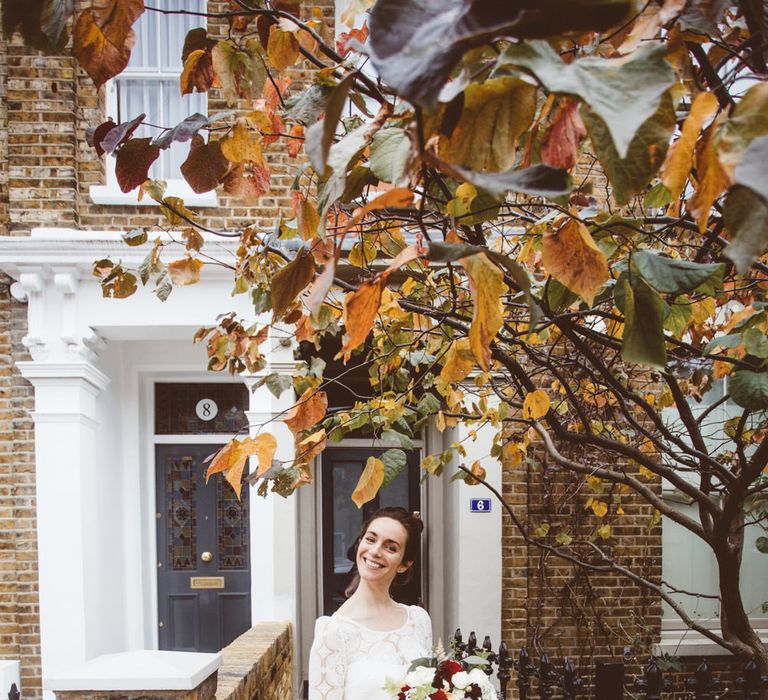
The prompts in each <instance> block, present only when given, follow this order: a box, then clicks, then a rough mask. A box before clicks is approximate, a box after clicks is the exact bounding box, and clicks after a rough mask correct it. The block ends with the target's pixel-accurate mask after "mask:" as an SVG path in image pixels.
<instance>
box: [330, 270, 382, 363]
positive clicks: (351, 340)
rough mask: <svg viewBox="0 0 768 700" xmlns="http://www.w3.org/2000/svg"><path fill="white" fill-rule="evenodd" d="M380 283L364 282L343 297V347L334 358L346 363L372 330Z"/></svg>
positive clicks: (378, 303)
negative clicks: (340, 358) (344, 331)
mask: <svg viewBox="0 0 768 700" xmlns="http://www.w3.org/2000/svg"><path fill="white" fill-rule="evenodd" d="M381 289H382V285H381V282H378V281H375V282H371V281H366V282H363V283H362V284H361V285H360V287H359V288H358V289H356V290H355V291H354V292H350V293H349V294H347V296H345V297H344V316H343V318H344V328H345V330H346V333H345V334H344V347H342V349H341V351H340V352H339V354H338V355H337V356H336V357H337V358H338V357H343V358H344V362H345V363H346V362H347V360H349V356H350V355H351V354H352V351H353V350H354V349H355V348H357V347H359V346H360V345H362V344H363V343H364V342H365V339H366V338H367V337H368V334H369V333H370V332H371V329H372V328H373V322H374V321H375V320H376V314H377V313H378V311H379V305H380V304H381Z"/></svg>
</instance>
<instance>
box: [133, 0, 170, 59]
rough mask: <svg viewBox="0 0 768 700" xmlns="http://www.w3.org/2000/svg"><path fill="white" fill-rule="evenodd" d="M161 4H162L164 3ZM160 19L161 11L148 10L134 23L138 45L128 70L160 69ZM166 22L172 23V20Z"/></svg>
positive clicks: (135, 47)
mask: <svg viewBox="0 0 768 700" xmlns="http://www.w3.org/2000/svg"><path fill="white" fill-rule="evenodd" d="M159 4H160V5H162V3H159ZM160 20H161V17H160V16H159V13H157V12H150V11H149V10H146V11H144V13H143V14H142V15H141V17H139V19H138V20H137V21H136V22H135V24H134V25H133V31H135V32H136V45H135V46H134V47H133V50H132V51H131V60H130V61H128V67H127V68H126V72H130V71H131V70H142V71H147V70H152V71H156V70H158V69H159V67H160V63H159V57H158V55H157V35H158V23H159V21H160ZM164 24H172V22H171V23H164Z"/></svg>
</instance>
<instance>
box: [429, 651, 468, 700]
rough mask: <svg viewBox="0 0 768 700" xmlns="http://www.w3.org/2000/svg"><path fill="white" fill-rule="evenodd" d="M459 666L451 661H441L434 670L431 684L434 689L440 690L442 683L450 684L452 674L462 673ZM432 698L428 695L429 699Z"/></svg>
mask: <svg viewBox="0 0 768 700" xmlns="http://www.w3.org/2000/svg"><path fill="white" fill-rule="evenodd" d="M463 670H464V669H463V668H462V666H461V664H460V663H459V662H458V661H454V660H453V659H446V660H445V661H442V662H441V663H440V664H439V665H438V667H437V669H436V670H435V682H434V683H433V684H432V685H433V686H434V687H435V688H440V687H442V685H443V681H448V683H450V682H451V678H453V674H454V673H458V672H459V671H463ZM431 697H432V696H431V695H430V698H431Z"/></svg>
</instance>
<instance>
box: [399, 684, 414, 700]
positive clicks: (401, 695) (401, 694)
mask: <svg viewBox="0 0 768 700" xmlns="http://www.w3.org/2000/svg"><path fill="white" fill-rule="evenodd" d="M410 689H411V686H410V685H404V686H403V687H402V688H400V692H399V693H398V694H397V700H405V694H406V693H407V692H408V691H409V690H410Z"/></svg>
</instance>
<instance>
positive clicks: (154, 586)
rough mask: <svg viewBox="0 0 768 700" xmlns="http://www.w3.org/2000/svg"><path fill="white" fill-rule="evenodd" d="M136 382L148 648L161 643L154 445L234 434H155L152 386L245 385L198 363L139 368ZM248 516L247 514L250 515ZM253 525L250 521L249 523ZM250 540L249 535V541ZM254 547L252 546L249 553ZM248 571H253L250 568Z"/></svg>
mask: <svg viewBox="0 0 768 700" xmlns="http://www.w3.org/2000/svg"><path fill="white" fill-rule="evenodd" d="M135 379H136V384H135V386H138V389H139V395H138V397H137V398H138V401H137V405H138V410H139V425H140V436H139V437H140V439H139V459H140V465H141V466H140V481H141V484H140V490H141V496H140V509H141V513H142V518H141V520H142V523H143V528H142V530H143V532H142V535H141V548H142V554H141V561H142V562H143V565H144V566H143V575H142V588H143V590H144V606H143V614H144V620H145V625H147V626H148V630H146V629H145V635H144V636H145V640H146V641H145V643H146V644H147V646H149V648H151V649H158V648H159V646H160V634H159V627H158V624H159V621H160V617H159V600H158V577H157V561H158V559H157V518H156V517H155V513H156V502H157V501H156V498H157V486H156V478H155V475H156V473H157V464H156V450H155V448H156V446H157V445H169V444H185V445H212V446H213V445H220V444H223V443H226V442H228V441H229V440H231V439H232V438H234V437H236V436H235V434H232V433H199V434H182V435H156V434H155V400H154V399H155V392H154V385H155V384H159V383H168V384H175V383H177V384H187V383H190V384H245V380H244V378H238V377H231V376H230V375H221V376H216V375H214V376H212V375H211V373H210V372H201V371H200V368H199V366H197V367H195V369H194V370H192V369H190V370H185V369H183V368H182V369H179V370H176V371H173V372H170V371H168V368H167V367H164V368H162V369H155V368H148V367H139V368H137V370H136V374H135ZM249 517H250V516H249ZM251 524H252V523H251ZM252 542H253V539H252V538H251V543H252ZM252 552H253V549H252V548H251V553H252ZM251 574H253V570H252V569H251ZM253 581H254V576H253V575H251V599H253V594H254V591H253Z"/></svg>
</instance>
